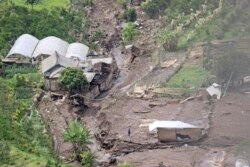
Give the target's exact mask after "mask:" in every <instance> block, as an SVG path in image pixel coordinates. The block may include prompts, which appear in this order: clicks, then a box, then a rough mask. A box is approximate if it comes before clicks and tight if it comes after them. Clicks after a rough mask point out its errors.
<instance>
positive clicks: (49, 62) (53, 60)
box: [42, 52, 78, 73]
mask: <svg viewBox="0 0 250 167" xmlns="http://www.w3.org/2000/svg"><path fill="white" fill-rule="evenodd" d="M57 65H59V66H61V67H65V68H67V67H78V62H75V61H73V60H71V59H69V58H66V57H64V56H61V55H60V54H58V53H57V52H54V54H52V55H51V56H49V57H48V58H46V59H44V60H43V61H42V72H43V73H46V72H48V71H49V70H50V69H52V68H53V67H55V66H57Z"/></svg>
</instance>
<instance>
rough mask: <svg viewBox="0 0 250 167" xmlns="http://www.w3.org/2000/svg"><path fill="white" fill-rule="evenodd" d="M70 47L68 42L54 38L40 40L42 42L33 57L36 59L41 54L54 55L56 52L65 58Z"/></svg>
mask: <svg viewBox="0 0 250 167" xmlns="http://www.w3.org/2000/svg"><path fill="white" fill-rule="evenodd" d="M68 47H69V44H68V42H66V41H64V40H62V39H60V38H57V37H54V36H50V37H46V38H44V39H42V40H40V42H39V43H38V45H37V47H36V49H35V51H34V53H33V57H34V58H36V57H37V56H39V55H41V54H45V55H53V54H54V53H55V51H56V52H57V53H58V54H60V55H63V56H65V54H66V52H67V49H68Z"/></svg>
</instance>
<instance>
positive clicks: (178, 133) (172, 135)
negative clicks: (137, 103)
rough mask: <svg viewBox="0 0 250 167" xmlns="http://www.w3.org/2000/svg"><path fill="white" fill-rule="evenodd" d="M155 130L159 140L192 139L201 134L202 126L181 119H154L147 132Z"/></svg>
mask: <svg viewBox="0 0 250 167" xmlns="http://www.w3.org/2000/svg"><path fill="white" fill-rule="evenodd" d="M155 131H157V135H158V141H159V142H176V141H178V142H181V141H185V142H186V141H194V140H198V139H200V138H201V136H202V128H201V127H197V126H194V125H191V124H187V123H184V122H181V121H155V122H153V123H152V124H150V125H149V132H150V133H153V132H155Z"/></svg>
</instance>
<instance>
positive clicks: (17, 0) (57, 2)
mask: <svg viewBox="0 0 250 167" xmlns="http://www.w3.org/2000/svg"><path fill="white" fill-rule="evenodd" d="M28 1H36V0H28ZM9 2H11V3H14V4H15V5H18V6H23V7H27V3H26V2H25V0H9ZM69 5H70V3H69V0H53V1H52V0H39V1H38V3H36V4H35V5H34V10H42V9H47V10H52V9H53V8H64V9H67V8H68V7H69ZM29 7H30V6H29Z"/></svg>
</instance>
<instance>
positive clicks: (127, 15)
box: [123, 8, 137, 22]
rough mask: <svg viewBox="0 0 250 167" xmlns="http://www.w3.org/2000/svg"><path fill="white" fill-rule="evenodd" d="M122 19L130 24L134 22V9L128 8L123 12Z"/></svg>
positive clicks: (135, 15) (135, 17) (135, 16)
mask: <svg viewBox="0 0 250 167" xmlns="http://www.w3.org/2000/svg"><path fill="white" fill-rule="evenodd" d="M123 18H124V19H126V20H127V21H130V22H134V21H136V19H137V14H136V10H135V9H134V8H129V9H128V10H126V11H125V12H124V14H123Z"/></svg>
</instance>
